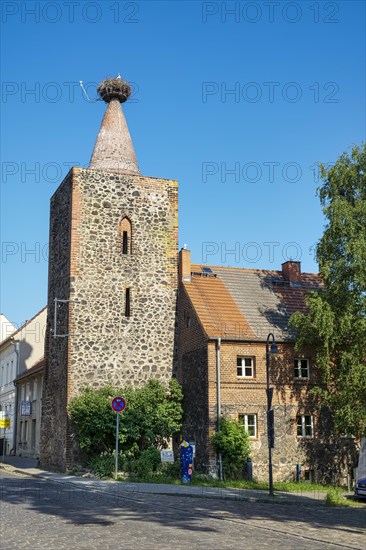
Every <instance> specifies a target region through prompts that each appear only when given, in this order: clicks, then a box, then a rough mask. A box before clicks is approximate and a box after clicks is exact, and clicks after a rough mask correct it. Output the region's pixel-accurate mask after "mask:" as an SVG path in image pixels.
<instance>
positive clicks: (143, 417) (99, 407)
mask: <svg viewBox="0 0 366 550" xmlns="http://www.w3.org/2000/svg"><path fill="white" fill-rule="evenodd" d="M116 395H122V396H123V397H124V398H125V399H126V403H127V405H126V409H125V411H124V412H123V413H121V415H120V431H119V442H120V448H121V450H122V452H123V454H124V456H125V457H126V458H127V459H133V458H139V457H140V456H141V453H142V452H143V451H145V450H148V449H151V448H166V440H167V439H169V438H170V437H171V436H172V435H173V434H174V433H176V432H179V431H180V429H181V422H182V398H183V396H182V390H181V387H180V385H179V383H178V382H177V381H176V380H175V379H173V380H171V381H170V383H169V385H168V386H165V385H163V384H161V383H160V382H159V381H157V380H151V381H149V382H148V383H147V384H146V385H145V386H144V387H142V388H131V387H128V388H124V389H113V388H112V387H111V386H106V387H104V388H101V389H98V390H93V389H91V388H87V389H85V390H84V391H82V392H81V394H80V395H79V396H78V397H75V398H74V399H73V400H72V401H71V403H70V405H69V414H70V417H71V420H72V422H73V424H74V426H75V430H76V434H77V438H78V442H79V445H80V448H81V449H82V450H83V451H84V453H85V454H86V456H87V457H88V458H89V459H90V458H91V457H95V456H99V455H100V454H101V453H105V452H107V453H112V452H113V450H114V449H115V433H116V413H115V412H114V411H113V410H112V408H111V402H112V399H113V397H115V396H116Z"/></svg>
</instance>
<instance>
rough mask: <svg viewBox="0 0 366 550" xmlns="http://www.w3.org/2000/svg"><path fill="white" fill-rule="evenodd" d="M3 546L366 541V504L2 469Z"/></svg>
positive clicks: (330, 545)
mask: <svg viewBox="0 0 366 550" xmlns="http://www.w3.org/2000/svg"><path fill="white" fill-rule="evenodd" d="M0 478H1V479H0V481H1V493H0V499H1V500H0V507H1V510H0V511H1V518H2V519H1V524H0V529H1V531H0V536H1V538H0V541H1V549H2V550H9V549H18V548H20V549H21V548H33V549H41V548H48V549H50V550H54V549H55V550H56V549H57V550H59V549H60V550H61V549H64V548H67V549H70V548H72V549H83V548H88V549H90V548H92V549H95V548H96V549H99V548H101V549H102V548H103V549H109V548H110V549H112V548H113V549H115V548H127V549H134V550H140V549H141V550H145V549H156V548H159V549H168V548H174V549H181V548H182V549H183V548H187V547H188V548H191V549H196V548H197V549H200V548H205V549H207V548H220V549H221V548H222V549H227V548H230V549H239V548H240V549H241V548H246V549H249V550H251V549H257V548H261V549H262V548H271V550H276V549H281V550H287V549H296V550H308V549H312V550H318V549H320V550H322V549H324V550H325V549H328V550H329V549H336V548H337V549H339V548H356V549H360V550H363V549H365V548H366V545H365V541H366V528H365V527H366V508H365V509H363V508H325V507H318V506H316V507H310V506H297V505H285V504H272V503H262V502H254V503H253V502H242V501H240V502H238V501H235V502H234V501H223V500H213V499H202V498H196V497H184V496H169V495H149V494H143V495H142V494H133V493H132V494H131V493H128V494H116V493H115V494H110V495H109V494H107V493H105V492H101V491H95V490H93V488H92V487H90V486H89V487H88V486H85V487H80V486H73V485H72V484H67V483H55V482H52V481H46V480H40V479H35V478H29V477H23V476H20V475H15V474H11V473H8V472H1V473H0Z"/></svg>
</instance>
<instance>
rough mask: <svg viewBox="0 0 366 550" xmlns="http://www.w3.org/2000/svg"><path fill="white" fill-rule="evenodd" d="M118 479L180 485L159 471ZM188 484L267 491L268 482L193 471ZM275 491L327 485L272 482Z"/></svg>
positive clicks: (323, 489)
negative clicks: (211, 475) (208, 476)
mask: <svg viewBox="0 0 366 550" xmlns="http://www.w3.org/2000/svg"><path fill="white" fill-rule="evenodd" d="M118 480H119V481H134V482H136V483H166V484H169V485H171V484H173V485H181V484H182V482H181V480H180V479H179V477H178V476H177V477H172V476H168V475H164V474H161V473H155V474H150V475H148V476H143V477H138V476H126V477H124V476H119V477H118ZM190 485H193V486H196V487H221V488H229V489H252V490H258V491H268V483H265V482H258V481H247V480H244V479H243V480H227V481H220V480H218V479H207V477H206V476H203V475H201V474H199V473H194V474H193V478H192V481H191V483H190ZM274 489H275V491H283V492H317V491H318V492H323V493H325V492H326V491H327V490H328V489H329V486H324V485H321V484H320V483H307V482H300V483H295V482H282V483H275V484H274Z"/></svg>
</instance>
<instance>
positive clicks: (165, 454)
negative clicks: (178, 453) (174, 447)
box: [160, 451, 174, 462]
mask: <svg viewBox="0 0 366 550" xmlns="http://www.w3.org/2000/svg"><path fill="white" fill-rule="evenodd" d="M160 456H161V461H162V462H174V453H173V451H160Z"/></svg>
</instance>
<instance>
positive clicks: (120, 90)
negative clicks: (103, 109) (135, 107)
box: [97, 78, 131, 103]
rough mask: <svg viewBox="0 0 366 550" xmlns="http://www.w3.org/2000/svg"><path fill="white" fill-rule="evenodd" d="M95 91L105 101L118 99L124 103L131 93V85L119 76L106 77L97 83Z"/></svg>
mask: <svg viewBox="0 0 366 550" xmlns="http://www.w3.org/2000/svg"><path fill="white" fill-rule="evenodd" d="M97 92H98V94H99V95H100V97H101V98H102V99H103V101H105V102H106V103H109V102H110V101H112V99H118V101H119V102H120V103H124V102H125V101H126V100H127V99H128V97H129V96H130V95H131V86H130V85H129V83H128V82H126V81H125V80H121V79H120V78H106V79H105V80H102V82H101V83H100V84H99V86H98V88H97Z"/></svg>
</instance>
